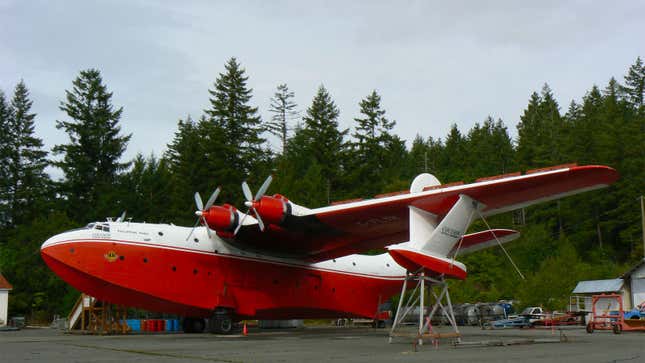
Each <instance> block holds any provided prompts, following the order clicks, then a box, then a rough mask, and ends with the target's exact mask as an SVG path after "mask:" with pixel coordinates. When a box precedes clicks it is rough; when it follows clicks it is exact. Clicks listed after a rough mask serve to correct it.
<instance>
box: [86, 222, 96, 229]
mask: <svg viewBox="0 0 645 363" xmlns="http://www.w3.org/2000/svg"><path fill="white" fill-rule="evenodd" d="M95 224H96V223H88V224H87V226H85V228H87V229H93V228H94V225H95Z"/></svg>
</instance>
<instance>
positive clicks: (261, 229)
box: [255, 212, 264, 232]
mask: <svg viewBox="0 0 645 363" xmlns="http://www.w3.org/2000/svg"><path fill="white" fill-rule="evenodd" d="M255 219H257V220H258V225H259V226H260V231H262V232H264V222H262V218H260V215H259V214H258V213H257V212H256V213H255Z"/></svg>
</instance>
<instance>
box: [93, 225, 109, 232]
mask: <svg viewBox="0 0 645 363" xmlns="http://www.w3.org/2000/svg"><path fill="white" fill-rule="evenodd" d="M90 224H91V223H90ZM88 226H89V225H88ZM94 229H98V230H99V231H103V232H110V226H109V225H107V224H96V225H95V226H94Z"/></svg>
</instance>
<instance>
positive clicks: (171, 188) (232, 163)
mask: <svg viewBox="0 0 645 363" xmlns="http://www.w3.org/2000/svg"><path fill="white" fill-rule="evenodd" d="M620 71H621V70H618V72H620ZM623 72H624V73H623V74H622V75H620V76H619V77H618V78H613V77H611V78H610V76H611V75H607V78H608V82H607V84H605V85H592V84H590V88H589V90H588V91H587V92H586V93H585V94H582V95H580V98H579V99H576V100H572V101H571V102H570V103H569V104H568V105H560V104H559V103H558V102H557V101H556V97H555V93H556V92H557V90H552V89H551V88H550V87H549V86H548V84H546V83H545V84H544V86H543V87H542V88H541V89H540V90H536V91H535V92H533V93H531V90H527V105H526V107H525V108H524V110H523V113H522V115H521V117H520V119H519V120H506V122H505V121H503V120H500V119H498V120H495V119H493V118H491V117H487V118H485V119H483V120H479V122H477V123H475V124H474V126H473V127H472V128H471V129H469V130H460V129H459V128H458V127H457V126H456V125H453V126H452V128H451V129H450V132H449V133H448V134H447V135H421V134H419V135H417V136H416V138H415V139H414V140H403V139H401V138H400V137H399V136H397V135H396V134H395V133H394V130H395V125H396V121H395V118H396V115H392V114H389V113H388V112H387V111H386V109H387V107H386V106H387V103H388V100H387V99H382V98H381V95H379V93H378V92H377V91H376V90H366V93H365V95H364V96H362V95H356V97H357V99H359V98H360V97H361V96H362V97H363V98H362V99H361V100H360V101H359V102H358V103H357V105H356V109H355V110H342V111H343V113H345V114H353V113H355V112H356V111H357V110H358V114H359V115H360V116H359V117H357V118H355V119H353V120H351V121H352V122H351V125H352V126H351V128H349V129H343V128H341V127H340V126H339V125H340V124H341V122H340V120H341V117H342V114H343V113H341V110H340V109H339V108H338V106H337V105H336V103H335V102H334V98H333V93H332V92H331V91H330V90H328V89H326V88H325V87H324V86H323V85H320V86H319V87H318V89H317V91H316V93H315V96H314V97H313V99H312V100H311V103H310V104H308V105H297V104H296V103H295V101H294V93H293V92H292V91H291V90H290V89H289V87H288V85H287V84H279V85H277V86H276V90H275V94H274V96H273V97H272V99H271V100H270V108H269V109H268V110H264V111H266V113H267V114H270V115H271V117H269V118H262V117H261V116H260V114H261V112H260V110H259V109H258V107H256V106H254V105H255V104H257V100H255V99H254V97H253V90H252V89H251V88H250V87H249V85H248V79H249V77H250V76H251V73H250V72H249V73H247V71H246V70H245V68H244V67H243V66H242V64H241V63H240V62H239V61H238V60H237V59H235V58H231V59H230V60H228V61H227V62H226V64H225V65H224V67H223V68H222V69H221V73H219V75H218V76H217V77H216V79H214V80H213V83H212V86H211V87H210V88H209V89H208V90H204V94H205V95H207V96H208V99H209V102H208V103H207V104H206V105H204V107H205V109H204V110H203V113H202V114H200V115H188V116H186V117H185V118H183V119H180V120H178V122H177V128H176V130H175V133H174V137H173V139H172V141H171V142H170V143H169V144H168V145H167V147H166V150H165V152H163V154H161V155H154V154H150V155H138V156H136V157H135V158H134V159H133V160H124V158H123V154H124V152H125V151H126V150H127V148H128V147H132V145H130V137H131V135H129V134H126V133H125V132H123V130H122V129H121V121H122V117H123V115H124V113H123V110H124V109H123V106H120V105H115V104H114V103H113V100H112V93H111V91H110V88H109V82H108V80H104V79H103V78H102V76H101V73H100V71H99V70H97V69H87V70H82V71H80V72H79V74H78V76H77V78H76V79H74V80H71V84H70V85H69V86H68V87H67V89H65V90H61V96H60V106H59V107H60V110H61V111H63V112H64V114H65V115H66V117H64V118H63V119H61V120H55V121H54V120H44V119H41V118H39V116H38V115H37V114H35V113H34V112H33V111H32V109H31V108H32V104H33V101H32V100H31V98H30V92H29V89H28V85H27V84H25V82H23V81H21V80H18V79H17V80H15V81H14V82H17V84H16V86H15V88H14V89H13V90H4V91H3V90H0V272H2V274H3V275H5V277H6V278H7V279H8V280H9V281H10V282H11V283H12V284H13V286H14V289H13V291H12V293H11V295H10V313H9V314H10V316H14V315H24V316H26V317H27V319H28V320H31V321H41V322H46V321H49V319H51V317H52V316H53V315H54V314H61V315H66V314H67V313H68V312H69V309H70V308H71V307H72V305H73V303H74V302H75V300H76V299H77V298H78V291H75V290H74V289H73V288H71V287H70V286H68V285H67V284H65V283H64V282H63V281H61V280H60V279H59V278H58V277H57V276H55V275H54V274H53V273H52V272H51V271H50V270H49V269H48V268H47V267H46V266H45V264H44V262H43V261H42V259H41V258H40V254H39V248H40V245H41V244H42V243H43V242H44V241H45V240H46V239H47V238H48V237H50V236H52V235H54V234H57V233H60V232H62V231H65V230H68V229H72V228H77V227H80V226H83V225H86V224H87V223H89V222H92V221H97V220H105V219H106V218H108V217H111V218H116V217H117V216H119V215H120V214H121V213H122V212H123V211H127V216H128V218H129V217H131V218H132V219H133V220H134V221H147V222H154V223H174V224H177V225H191V224H192V223H194V214H193V212H194V210H195V206H194V201H193V194H194V193H195V192H199V193H200V194H201V195H210V193H211V192H212V191H213V190H214V189H215V187H217V186H222V193H221V195H220V198H219V201H218V203H231V204H233V205H236V206H242V205H243V196H242V191H241V188H240V183H241V182H242V181H244V180H248V182H249V184H250V185H251V186H252V187H253V186H256V187H257V186H259V185H260V184H261V183H262V181H263V180H264V179H265V178H266V177H267V176H268V175H273V177H274V182H273V184H272V185H271V189H270V190H269V192H270V193H280V194H283V195H285V196H287V197H288V198H289V199H290V200H293V201H294V202H295V203H297V204H300V205H304V206H307V207H310V208H315V207H321V206H325V205H328V204H330V203H332V202H334V201H339V200H346V199H353V198H371V197H373V196H374V195H377V194H380V193H388V192H395V191H400V190H406V189H408V188H409V186H410V183H411V181H412V179H413V178H414V177H415V176H416V175H417V174H419V173H423V172H429V173H432V174H434V175H435V176H437V178H439V180H440V181H441V182H442V183H450V182H455V181H464V182H472V181H474V180H475V179H477V178H479V177H485V176H491V175H497V174H504V173H509V172H515V171H526V170H528V169H534V168H540V167H548V166H552V165H558V164H565V163H578V164H579V165H588V164H603V165H608V166H611V167H613V168H615V169H617V170H618V171H619V173H620V175H621V178H620V180H619V181H618V182H617V183H615V184H614V185H612V186H611V187H609V188H606V189H602V190H598V191H593V192H588V193H583V194H580V195H577V196H574V197H568V198H565V199H561V200H559V201H554V202H549V203H545V204H540V205H537V206H533V207H530V208H526V209H525V210H520V211H514V212H510V213H506V214H502V215H498V216H495V217H491V218H490V219H489V220H488V222H489V223H490V224H491V226H492V227H494V228H513V229H518V230H520V231H521V232H522V237H521V238H520V239H519V240H517V241H515V242H513V243H511V244H508V245H506V248H507V250H508V252H509V254H510V256H512V259H513V261H514V262H515V263H516V264H517V266H518V267H519V269H520V270H521V272H522V274H523V275H524V278H522V277H520V275H519V274H518V273H516V271H515V269H514V268H513V266H512V264H511V262H510V261H509V260H508V259H507V258H506V256H505V255H504V253H503V252H502V251H501V250H500V249H499V248H490V249H487V250H484V251H481V252H477V253H474V254H471V255H468V256H464V257H463V258H462V262H464V263H465V264H466V266H467V267H468V269H469V277H468V279H466V280H465V281H453V282H452V289H451V294H452V298H453V301H455V302H478V301H497V300H499V299H513V300H515V301H517V302H518V304H520V305H521V306H527V305H536V304H541V305H544V306H545V307H546V308H549V309H558V310H562V309H564V308H565V306H566V304H567V302H568V297H569V294H570V292H571V290H572V289H573V287H574V286H575V284H576V282H577V281H579V280H586V279H603V278H615V277H618V276H619V275H620V274H621V273H623V272H625V271H626V270H628V269H629V268H630V267H631V266H633V264H635V263H637V262H638V261H640V260H641V259H642V258H643V253H644V251H643V241H642V238H643V237H642V235H643V234H642V232H641V212H640V197H641V195H643V194H644V193H645V188H644V186H645V183H644V182H645V103H644V100H643V97H644V95H645V65H644V64H643V62H642V59H641V58H640V57H639V58H637V59H636V60H635V62H634V63H633V64H632V65H631V66H630V67H629V68H628V69H626V70H623ZM547 81H548V80H547ZM206 92H208V93H206ZM491 111H492V112H494V111H495V110H491ZM344 121H348V120H344ZM38 122H39V123H49V122H55V123H56V127H57V128H58V129H60V130H62V131H64V132H65V133H67V135H68V142H67V143H65V144H61V145H56V146H55V147H53V148H52V149H51V151H49V150H46V149H45V148H44V145H43V141H42V140H43V139H42V137H43V135H38V134H37V133H36V132H35V125H36V123H38ZM344 123H345V124H349V123H347V122H344ZM509 124H510V125H515V124H516V125H517V126H516V127H517V135H518V136H517V137H515V138H513V137H511V136H510V134H509V129H508V127H509V126H508V125H509ZM419 129H423V125H419ZM270 135H274V136H275V137H273V136H270ZM269 138H270V139H271V140H277V142H278V143H279V144H278V145H275V142H274V144H273V145H270V144H269V142H268V141H267V140H268V139H269ZM48 168H57V169H59V170H60V171H62V175H63V177H62V178H58V179H56V180H54V179H53V178H52V177H51V175H50V173H49V172H48V170H50V169H48ZM485 228H486V226H485V225H484V224H483V222H482V221H481V220H479V221H475V222H474V223H473V225H472V226H471V229H472V231H477V230H483V229H485ZM367 252H369V253H381V252H383V251H367Z"/></svg>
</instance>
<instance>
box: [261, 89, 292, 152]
mask: <svg viewBox="0 0 645 363" xmlns="http://www.w3.org/2000/svg"><path fill="white" fill-rule="evenodd" d="M294 96H295V95H294V93H293V92H291V91H289V87H287V85H286V84H284V83H283V84H280V85H278V88H277V91H276V92H275V94H274V95H273V97H272V98H271V105H270V106H269V112H271V113H272V114H273V116H271V120H270V121H269V122H267V123H266V125H265V127H266V128H267V131H268V132H269V133H271V134H273V135H275V136H277V137H279V138H280V141H281V142H282V155H284V154H285V152H286V147H287V136H288V133H289V130H290V126H289V121H290V120H293V119H294V118H295V117H296V116H297V115H298V112H297V111H296V107H297V105H296V103H295V102H294V101H293V98H294Z"/></svg>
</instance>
